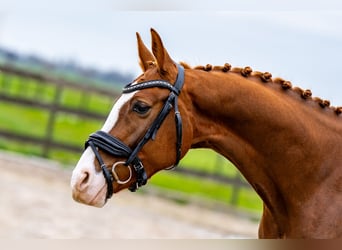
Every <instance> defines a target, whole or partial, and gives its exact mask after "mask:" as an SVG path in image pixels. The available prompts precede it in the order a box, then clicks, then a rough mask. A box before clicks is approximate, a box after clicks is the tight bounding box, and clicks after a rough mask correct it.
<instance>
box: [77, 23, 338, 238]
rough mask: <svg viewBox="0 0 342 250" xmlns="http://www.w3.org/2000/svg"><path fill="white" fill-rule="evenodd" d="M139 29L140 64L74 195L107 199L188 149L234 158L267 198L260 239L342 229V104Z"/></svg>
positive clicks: (324, 234) (81, 167)
mask: <svg viewBox="0 0 342 250" xmlns="http://www.w3.org/2000/svg"><path fill="white" fill-rule="evenodd" d="M151 35H152V52H150V51H149V50H148V49H147V48H146V46H145V45H144V44H143V42H142V40H141V38H140V36H139V34H138V33H137V40H138V52H139V57H140V64H141V68H142V70H143V73H142V75H140V76H139V77H138V78H137V79H136V80H135V81H134V82H133V83H131V84H129V85H127V86H126V87H125V88H124V90H123V94H122V96H121V97H120V98H119V99H118V100H117V102H116V103H115V105H114V107H113V109H112V111H111V113H110V114H109V117H108V119H107V121H106V122H105V124H104V126H103V128H102V129H101V131H98V132H96V133H94V134H92V135H91V136H90V137H89V140H88V141H87V142H86V150H85V152H84V153H83V155H82V157H81V158H80V160H79V162H78V164H77V166H76V168H75V169H74V171H73V175H72V180H71V186H72V192H73V198H74V199H75V200H76V201H78V202H82V203H84V204H88V205H92V206H97V207H102V206H104V204H105V203H106V201H107V200H108V199H109V198H110V197H111V195H112V193H116V192H118V191H120V190H122V189H125V188H129V189H130V190H132V191H134V190H135V189H137V188H138V187H140V186H142V185H144V184H145V183H146V181H147V179H148V178H150V177H151V176H152V175H154V174H155V173H157V172H158V171H160V170H163V169H167V168H169V167H170V166H173V165H176V164H177V163H178V161H179V159H181V158H182V157H183V156H184V155H185V154H186V152H187V151H188V150H189V149H190V148H211V149H213V150H215V151H216V152H218V153H219V154H221V155H223V156H225V157H226V158H227V159H229V160H230V161H231V162H232V163H233V164H234V165H235V166H236V167H237V168H238V169H239V171H240V172H241V173H242V174H243V175H244V177H245V178H246V179H247V181H248V182H249V183H250V184H251V186H252V187H253V188H254V189H255V191H256V192H257V193H258V195H259V196H260V197H261V199H262V200H263V203H264V207H263V215H262V219H261V222H260V227H259V237H261V238H302V237H306V238H335V237H341V236H342V115H341V113H342V107H338V108H336V107H331V106H330V103H329V101H326V100H322V99H320V98H313V97H311V92H310V91H309V90H302V89H300V88H297V87H292V85H291V83H290V82H289V81H285V80H283V79H280V78H275V79H273V78H272V76H271V74H270V73H268V72H266V73H261V72H253V71H252V69H251V68H250V67H245V68H233V69H231V67H230V65H229V64H225V65H224V66H215V67H212V66H211V65H207V66H199V67H196V68H190V67H189V66H188V65H186V64H185V63H182V64H181V65H179V64H177V63H175V62H174V61H173V60H172V59H171V57H170V56H169V54H168V52H167V50H166V49H165V48H164V46H163V43H162V40H161V38H160V36H159V35H158V34H157V32H156V31H154V30H153V29H151Z"/></svg>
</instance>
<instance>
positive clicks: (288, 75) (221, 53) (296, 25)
mask: <svg viewBox="0 0 342 250" xmlns="http://www.w3.org/2000/svg"><path fill="white" fill-rule="evenodd" d="M194 2H195V3H196V5H194ZM241 2H244V3H245V2H248V3H249V4H247V5H242V3H241ZM255 2H256V1H251V0H250V1H236V3H234V2H233V1H219V0H211V1H209V3H210V4H209V3H208V1H204V0H197V1H186V0H173V1H160V0H159V1H157V0H144V1H141V0H140V1H139V0H125V1H109V0H96V1H79V0H78V1H68V0H59V1H58V2H57V1H56V2H55V3H54V2H51V1H43V0H33V1H18V0H10V1H6V0H1V3H0V46H4V47H7V48H10V49H14V50H16V51H19V52H23V53H36V54H39V55H42V56H44V57H46V58H49V59H53V60H69V59H71V60H74V61H77V62H80V63H81V64H83V65H86V66H93V67H98V68H101V69H116V70H120V71H123V72H127V73H132V74H134V75H136V74H138V73H139V72H140V68H139V66H138V58H137V50H136V38H135V32H136V31H138V32H140V34H141V35H142V37H143V39H144V40H145V42H146V44H147V45H148V46H149V45H150V33H149V29H150V28H151V27H154V28H155V29H156V30H157V31H158V32H159V34H160V35H161V36H162V39H163V41H164V45H165V46H166V47H167V49H168V51H169V53H170V55H171V57H173V59H174V60H176V61H180V60H181V61H185V62H188V63H189V64H191V65H194V66H195V65H198V64H207V63H211V64H214V65H216V64H217V65H222V64H224V63H225V62H229V63H231V64H232V65H233V66H247V65H249V66H251V67H252V68H253V69H255V70H259V71H269V72H271V73H272V74H273V76H280V77H283V78H285V79H287V80H290V81H291V82H292V83H293V84H294V85H296V86H301V87H303V88H311V89H312V90H313V93H314V96H320V97H322V98H326V99H330V100H331V101H332V102H333V104H335V105H342V87H341V86H342V81H341V79H340V78H341V57H342V28H341V24H342V8H340V7H341V6H339V5H341V4H339V2H338V1H331V3H330V1H324V2H322V1H321V2H322V3H323V4H316V3H315V1H299V2H298V0H296V1H295V2H296V4H291V2H292V1H287V2H286V4H282V5H279V4H278V5H275V4H272V3H273V2H274V1H265V2H269V3H268V5H261V4H256V3H255ZM261 2H264V1H261ZM295 2H294V3H295ZM258 3H260V1H258ZM327 3H329V4H327ZM246 6H247V7H246ZM265 6H266V7H265Z"/></svg>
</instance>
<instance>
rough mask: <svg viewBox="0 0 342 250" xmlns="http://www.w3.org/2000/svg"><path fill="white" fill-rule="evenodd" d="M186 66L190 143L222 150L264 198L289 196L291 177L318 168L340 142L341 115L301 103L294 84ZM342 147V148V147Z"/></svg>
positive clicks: (307, 173) (195, 146)
mask: <svg viewBox="0 0 342 250" xmlns="http://www.w3.org/2000/svg"><path fill="white" fill-rule="evenodd" d="M188 72H189V73H188V74H187V78H188V79H187V81H186V85H185V92H186V93H187V96H188V98H189V100H190V101H189V103H188V104H187V106H188V107H190V108H189V109H191V111H190V112H189V113H191V114H192V126H193V140H192V147H193V148H198V147H206V148H212V149H214V150H215V151H217V152H218V153H220V154H222V155H224V156H225V157H226V158H228V159H229V160H230V161H231V162H232V163H233V164H234V165H235V166H236V167H237V168H238V169H239V170H240V172H241V173H242V174H243V175H244V176H245V177H246V179H247V180H248V181H249V182H250V184H251V185H252V186H253V187H254V188H255V189H256V191H257V192H258V193H259V195H260V196H262V198H263V199H264V201H265V199H266V200H267V199H268V200H272V199H286V198H282V194H284V195H285V193H286V192H288V189H287V188H288V180H289V179H288V178H297V179H298V178H303V179H305V178H308V175H310V174H311V173H312V171H317V172H318V171H319V164H320V161H322V160H323V157H324V155H325V154H326V155H329V151H334V149H333V148H332V147H335V148H336V145H339V144H341V143H331V142H332V140H339V142H341V140H342V138H341V136H340V135H341V133H340V134H339V135H338V136H336V131H340V132H342V127H341V124H342V123H341V116H339V117H338V116H337V115H334V114H320V112H322V111H320V110H319V107H318V108H317V107H312V105H311V104H305V103H303V102H305V100H303V99H301V97H300V96H299V95H298V94H297V93H294V91H292V90H287V91H285V90H282V89H281V87H280V85H279V86H277V85H276V84H275V83H263V82H261V81H259V80H257V81H256V80H255V79H253V78H252V77H250V78H246V77H243V76H241V75H239V74H236V73H221V72H215V71H212V72H204V71H199V70H188ZM316 106H318V105H317V104H316ZM330 116H331V117H330ZM336 120H337V121H336ZM336 124H338V125H336ZM322 131H325V132H324V133H322ZM336 137H338V138H336ZM317 141H319V142H320V144H317ZM329 141H330V143H327V145H322V143H323V144H324V143H325V142H329ZM322 147H324V148H322ZM335 151H336V150H335ZM338 151H339V152H340V153H341V154H342V148H341V147H340V148H339V149H338ZM318 152H319V153H318ZM316 163H317V164H316ZM298 166H300V169H298ZM308 167H310V171H309V170H306V168H308ZM298 171H301V172H302V174H301V175H299V177H298ZM317 172H316V173H317ZM296 174H297V177H295V176H296ZM293 183H294V182H292V184H293ZM300 183H307V181H304V180H299V179H298V182H296V183H295V184H294V185H297V184H298V185H301V184H300ZM298 188H300V187H298ZM266 190H267V191H266ZM265 192H267V193H268V194H265ZM279 193H282V194H280V195H279ZM266 196H267V197H266ZM276 197H278V198H276ZM269 203H271V202H270V201H269Z"/></svg>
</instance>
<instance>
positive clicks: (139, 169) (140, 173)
mask: <svg viewBox="0 0 342 250" xmlns="http://www.w3.org/2000/svg"><path fill="white" fill-rule="evenodd" d="M177 68H178V75H177V79H176V81H175V83H174V85H172V84H171V83H169V82H168V81H165V80H152V81H146V82H141V83H138V84H133V83H131V84H128V85H126V86H125V87H124V88H123V91H122V92H123V93H124V94H125V93H131V92H133V91H137V90H142V89H147V88H155V87H157V88H164V89H169V90H170V94H169V97H168V98H167V100H166V101H165V103H164V106H163V108H162V109H161V111H160V112H159V114H158V116H157V117H156V119H155V120H154V121H153V123H152V124H151V126H150V127H149V129H148V130H147V131H146V133H145V135H144V137H143V138H142V139H141V140H140V141H139V142H138V143H137V144H136V147H135V148H134V149H131V148H130V147H128V146H127V145H126V144H125V143H124V142H122V141H121V140H120V139H118V138H116V137H114V136H112V135H110V134H109V133H106V132H104V131H97V132H95V133H93V134H91V135H90V136H89V139H88V140H87V141H86V143H85V148H87V147H88V146H90V147H91V149H92V150H93V152H94V154H95V156H96V158H97V160H98V162H99V164H100V166H101V169H102V173H103V175H104V177H105V179H106V182H107V195H106V198H107V199H109V198H111V197H112V195H113V192H114V190H113V184H112V182H113V181H117V182H119V180H118V178H117V175H116V174H115V173H114V175H113V173H111V172H110V171H109V170H108V168H107V166H106V164H105V163H104V161H103V159H102V157H101V155H100V154H99V152H98V150H99V149H101V150H103V151H105V152H106V153H108V154H111V155H113V156H116V157H122V158H125V159H127V160H126V162H125V163H124V165H126V166H127V167H129V168H130V166H132V167H133V169H134V171H135V173H136V176H137V180H136V183H135V184H133V185H132V186H130V187H129V190H130V191H132V192H134V191H136V190H137V189H138V188H139V187H141V186H143V185H145V184H146V182H147V175H146V171H145V169H144V165H143V164H142V162H141V160H140V159H139V157H138V153H139V152H140V150H141V149H142V147H143V146H144V145H145V144H146V143H147V142H148V141H149V140H150V139H152V140H154V139H155V137H156V134H157V132H158V129H159V128H160V126H161V125H162V123H163V121H164V120H165V118H166V116H167V115H168V114H169V113H170V111H171V109H172V108H173V109H174V111H175V124H176V138H177V143H176V162H175V166H176V165H178V163H179V161H180V158H181V153H182V151H181V147H182V117H181V114H180V112H179V110H178V96H179V94H180V92H181V89H182V87H183V84H184V68H183V67H182V66H181V65H179V64H177ZM130 171H131V170H130Z"/></svg>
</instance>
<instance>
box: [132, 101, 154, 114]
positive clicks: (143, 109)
mask: <svg viewBox="0 0 342 250" xmlns="http://www.w3.org/2000/svg"><path fill="white" fill-rule="evenodd" d="M150 109H151V107H150V106H148V105H147V104H145V103H142V102H136V103H135V104H134V105H133V111H134V112H136V113H138V114H139V115H144V114H146V113H147V112H148V111H149V110H150Z"/></svg>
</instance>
